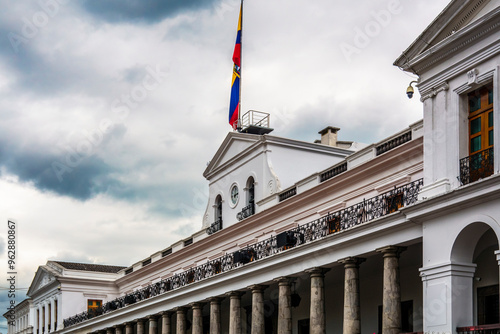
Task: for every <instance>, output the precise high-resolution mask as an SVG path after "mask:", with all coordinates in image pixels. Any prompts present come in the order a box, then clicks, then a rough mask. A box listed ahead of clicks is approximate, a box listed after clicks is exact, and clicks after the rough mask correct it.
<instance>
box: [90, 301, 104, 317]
mask: <svg viewBox="0 0 500 334" xmlns="http://www.w3.org/2000/svg"><path fill="white" fill-rule="evenodd" d="M101 307H102V300H98V299H89V300H88V301H87V312H88V313H89V315H91V316H96V315H98V314H99V311H100V310H101Z"/></svg>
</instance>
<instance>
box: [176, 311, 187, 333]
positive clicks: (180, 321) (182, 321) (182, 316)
mask: <svg viewBox="0 0 500 334" xmlns="http://www.w3.org/2000/svg"><path fill="white" fill-rule="evenodd" d="M174 311H175V313H176V315H177V330H176V332H175V334H186V308H185V307H176V308H175V309H174Z"/></svg>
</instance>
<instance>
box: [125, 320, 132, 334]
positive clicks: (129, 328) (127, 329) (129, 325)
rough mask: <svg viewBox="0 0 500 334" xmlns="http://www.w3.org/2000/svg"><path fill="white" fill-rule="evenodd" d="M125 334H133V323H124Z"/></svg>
mask: <svg viewBox="0 0 500 334" xmlns="http://www.w3.org/2000/svg"><path fill="white" fill-rule="evenodd" d="M125 334H134V323H133V322H126V323H125Z"/></svg>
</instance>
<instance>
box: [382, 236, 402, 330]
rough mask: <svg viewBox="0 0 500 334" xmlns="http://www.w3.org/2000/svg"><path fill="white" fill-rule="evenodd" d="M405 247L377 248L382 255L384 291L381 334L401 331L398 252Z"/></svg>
mask: <svg viewBox="0 0 500 334" xmlns="http://www.w3.org/2000/svg"><path fill="white" fill-rule="evenodd" d="M404 250H406V247H397V246H387V247H382V248H378V249H377V252H380V253H382V254H383V256H384V293H383V300H382V334H399V333H400V332H401V287H400V284H399V254H401V252H403V251H404Z"/></svg>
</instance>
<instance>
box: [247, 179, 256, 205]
mask: <svg viewBox="0 0 500 334" xmlns="http://www.w3.org/2000/svg"><path fill="white" fill-rule="evenodd" d="M254 203H255V181H254V179H253V177H250V178H249V179H248V181H247V205H253V204H254Z"/></svg>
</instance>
